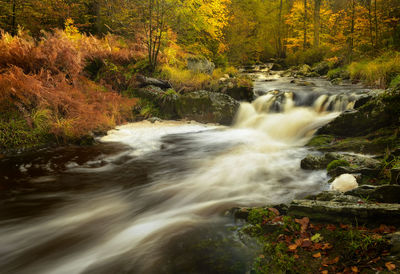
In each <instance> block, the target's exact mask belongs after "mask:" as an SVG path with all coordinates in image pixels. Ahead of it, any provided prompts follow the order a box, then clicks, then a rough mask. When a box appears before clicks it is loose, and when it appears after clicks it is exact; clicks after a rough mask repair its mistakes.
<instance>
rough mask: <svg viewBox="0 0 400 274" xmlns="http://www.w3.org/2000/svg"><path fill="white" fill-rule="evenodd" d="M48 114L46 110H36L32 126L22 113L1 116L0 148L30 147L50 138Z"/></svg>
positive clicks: (9, 113)
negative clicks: (47, 122)
mask: <svg viewBox="0 0 400 274" xmlns="http://www.w3.org/2000/svg"><path fill="white" fill-rule="evenodd" d="M47 115H48V112H47V111H45V110H43V111H41V110H38V111H36V112H35V114H34V115H33V123H34V127H33V128H32V127H31V126H29V124H28V122H27V120H26V119H25V118H24V117H22V116H21V115H20V114H18V113H16V112H14V113H13V112H8V113H4V114H3V115H2V116H1V117H0V149H16V148H30V147H33V146H37V145H40V144H43V143H44V142H46V140H47V139H48V138H49V136H48V134H49V132H48V124H46V121H47V119H48V116H47ZM6 116H7V117H6Z"/></svg>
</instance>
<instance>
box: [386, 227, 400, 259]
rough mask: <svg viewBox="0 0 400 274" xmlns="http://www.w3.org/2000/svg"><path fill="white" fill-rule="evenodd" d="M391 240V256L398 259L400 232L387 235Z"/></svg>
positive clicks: (399, 254)
mask: <svg viewBox="0 0 400 274" xmlns="http://www.w3.org/2000/svg"><path fill="white" fill-rule="evenodd" d="M387 237H388V238H389V239H390V245H391V249H390V254H391V256H395V257H397V258H399V257H400V231H398V232H395V233H392V234H389V235H387Z"/></svg>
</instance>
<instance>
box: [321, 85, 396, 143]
mask: <svg viewBox="0 0 400 274" xmlns="http://www.w3.org/2000/svg"><path fill="white" fill-rule="evenodd" d="M399 114H400V93H399V90H389V91H386V92H384V93H380V94H379V95H378V96H377V97H375V98H374V100H369V101H368V102H367V103H365V104H364V105H362V106H361V107H360V108H359V109H357V110H348V111H345V112H343V113H342V114H341V115H340V116H338V117H337V118H336V119H335V120H333V121H332V122H330V123H329V124H327V125H325V126H324V127H322V128H321V129H319V130H318V132H317V134H318V135H320V134H328V135H335V136H341V137H356V136H363V135H367V134H369V133H372V132H374V131H376V130H378V129H381V128H384V127H388V126H393V125H398V124H399V119H398V117H399Z"/></svg>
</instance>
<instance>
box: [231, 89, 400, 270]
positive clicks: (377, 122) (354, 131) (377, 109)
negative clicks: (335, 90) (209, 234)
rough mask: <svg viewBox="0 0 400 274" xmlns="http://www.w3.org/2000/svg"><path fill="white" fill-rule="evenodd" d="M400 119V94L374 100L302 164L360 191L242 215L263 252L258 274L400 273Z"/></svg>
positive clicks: (344, 119) (315, 141) (316, 142)
mask: <svg viewBox="0 0 400 274" xmlns="http://www.w3.org/2000/svg"><path fill="white" fill-rule="evenodd" d="M399 111H400V86H397V87H395V88H392V89H389V90H386V91H384V92H381V93H370V94H369V95H368V96H364V97H363V98H361V100H359V101H357V102H356V104H355V109H353V110H349V111H345V112H343V113H342V114H341V115H339V116H338V117H337V118H336V119H334V120H333V121H332V122H330V123H329V124H327V125H325V126H323V127H322V128H321V129H319V130H318V132H317V133H316V135H315V136H314V137H313V138H312V139H311V141H310V142H309V143H308V145H307V146H308V147H310V149H312V150H313V151H315V152H314V153H312V154H309V155H308V156H307V157H306V158H304V159H303V160H302V161H301V168H303V169H305V170H323V169H326V170H327V172H328V175H330V176H331V180H330V183H332V182H333V183H332V184H335V181H336V180H339V179H338V177H339V176H344V175H345V176H348V177H345V178H354V181H357V184H358V185H359V187H356V188H354V187H352V188H354V189H352V190H350V191H344V190H342V191H332V190H331V191H325V192H322V193H320V194H318V195H312V196H309V197H305V198H304V199H301V200H294V201H292V202H291V203H290V204H289V205H271V206H269V207H265V208H250V209H248V208H241V209H238V210H235V213H234V215H235V216H236V218H239V219H246V220H247V221H248V224H247V225H246V226H245V227H244V228H242V229H241V232H242V233H243V234H245V235H250V236H252V237H257V238H258V239H259V241H260V243H261V245H262V246H263V249H262V252H261V254H260V255H259V257H258V259H257V260H256V262H255V265H254V267H255V271H256V272H266V271H274V272H276V271H277V272H287V271H289V272H291V273H304V272H313V273H315V272H321V273H330V272H335V273H336V272H341V273H358V272H361V273H376V272H380V273H386V272H388V273H389V272H390V273H392V272H395V271H396V270H397V267H399V266H400V256H399V255H400V254H399V252H398V250H399V237H398V233H399V232H396V231H398V229H399V227H400V221H399V220H400V218H399V217H400V185H399V184H400V176H399V174H400V153H399V151H400V141H399V140H400V139H399V138H398V132H399V128H400V120H399V114H400V113H399ZM341 183H343V184H347V182H346V181H345V182H341ZM357 184H356V185H357ZM356 185H355V186H356ZM333 188H334V187H333V186H331V189H333ZM339 190H341V189H340V187H339Z"/></svg>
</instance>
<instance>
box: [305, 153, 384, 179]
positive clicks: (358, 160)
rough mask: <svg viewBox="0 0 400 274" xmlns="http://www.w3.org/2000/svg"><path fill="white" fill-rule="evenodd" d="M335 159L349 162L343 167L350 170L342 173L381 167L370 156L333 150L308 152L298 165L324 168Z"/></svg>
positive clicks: (379, 163)
mask: <svg viewBox="0 0 400 274" xmlns="http://www.w3.org/2000/svg"><path fill="white" fill-rule="evenodd" d="M335 160H343V161H346V162H347V163H348V164H349V167H345V168H348V169H347V170H350V169H351V170H352V172H344V173H362V172H361V170H363V169H366V170H367V169H372V170H380V169H381V162H380V161H378V160H376V159H374V158H372V157H370V156H365V155H361V154H348V153H335V152H328V153H325V154H323V155H314V154H308V155H307V156H306V157H305V158H304V159H303V160H301V163H300V165H301V168H303V169H306V170H318V169H326V168H327V167H328V165H329V164H330V163H331V162H332V161H335ZM366 173H368V171H366ZM341 174H343V173H340V174H338V175H341ZM333 175H336V174H333ZM366 175H367V174H366Z"/></svg>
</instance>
